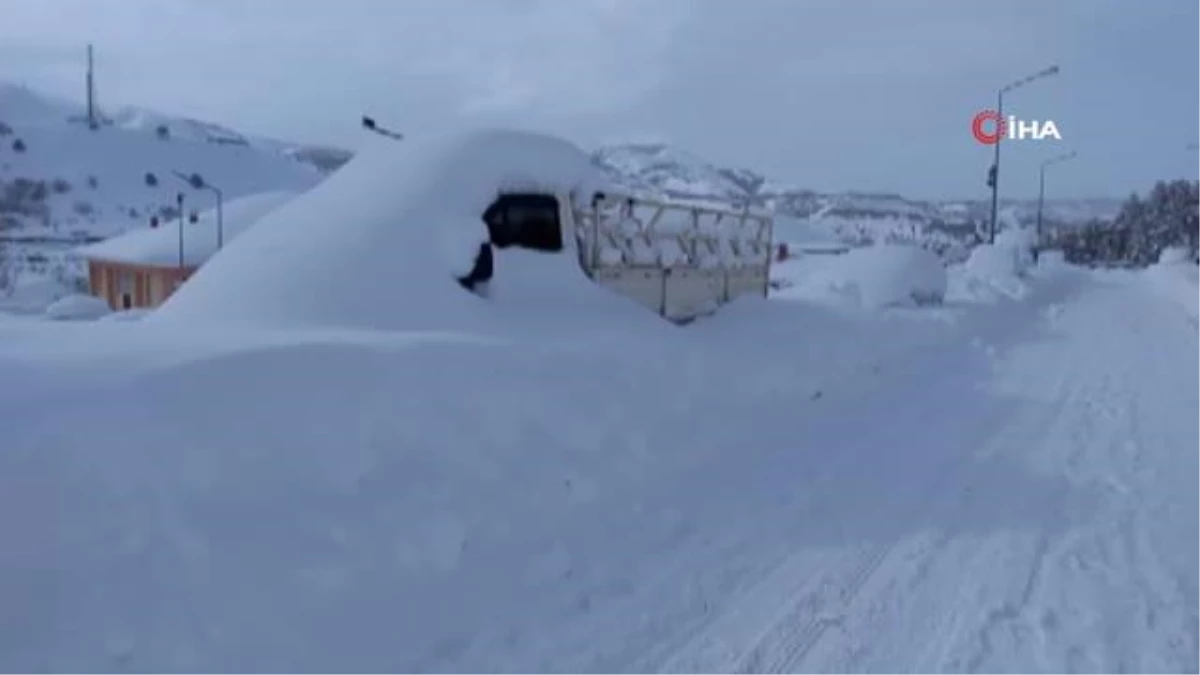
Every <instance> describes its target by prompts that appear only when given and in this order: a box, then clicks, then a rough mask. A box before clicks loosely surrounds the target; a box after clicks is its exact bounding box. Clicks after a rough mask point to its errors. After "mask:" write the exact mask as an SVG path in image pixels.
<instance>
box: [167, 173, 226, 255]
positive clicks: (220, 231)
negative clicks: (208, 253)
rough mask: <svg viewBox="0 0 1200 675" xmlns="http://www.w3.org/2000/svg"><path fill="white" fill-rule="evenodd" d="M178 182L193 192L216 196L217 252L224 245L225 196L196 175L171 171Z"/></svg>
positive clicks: (218, 189)
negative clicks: (186, 185)
mask: <svg viewBox="0 0 1200 675" xmlns="http://www.w3.org/2000/svg"><path fill="white" fill-rule="evenodd" d="M172 173H174V174H175V175H176V176H177V177H178V178H179V180H181V181H183V182H185V183H187V184H188V185H190V186H192V189H194V190H208V191H209V192H211V193H213V194H214V195H216V196H217V250H218V251H219V250H221V248H222V247H223V246H224V245H225V214H224V212H223V204H224V201H225V195H224V194H223V193H222V192H221V189H220V188H218V187H217V186H215V185H213V184H212V183H209V182H208V181H206V180H204V177H203V176H201V175H200V174H198V173H193V174H186V173H184V172H182V171H173V172H172Z"/></svg>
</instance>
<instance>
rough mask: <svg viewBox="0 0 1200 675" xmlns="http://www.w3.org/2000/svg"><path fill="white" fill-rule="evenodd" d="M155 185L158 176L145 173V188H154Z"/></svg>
mask: <svg viewBox="0 0 1200 675" xmlns="http://www.w3.org/2000/svg"><path fill="white" fill-rule="evenodd" d="M157 185H158V176H155V175H154V174H153V173H151V172H149V171H147V172H146V186H147V187H155V186H157Z"/></svg>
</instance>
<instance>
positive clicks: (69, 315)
mask: <svg viewBox="0 0 1200 675" xmlns="http://www.w3.org/2000/svg"><path fill="white" fill-rule="evenodd" d="M110 311H111V310H110V309H109V307H108V303H107V302H105V301H103V300H101V299H100V298H97V297H96V296H94V295H82V294H72V295H68V296H65V297H62V298H59V299H58V300H55V301H54V302H53V303H51V304H50V306H49V307H47V308H46V318H48V319H54V320H57V321H88V320H92V319H98V318H100V317H102V316H105V315H106V314H108V313H109V312H110Z"/></svg>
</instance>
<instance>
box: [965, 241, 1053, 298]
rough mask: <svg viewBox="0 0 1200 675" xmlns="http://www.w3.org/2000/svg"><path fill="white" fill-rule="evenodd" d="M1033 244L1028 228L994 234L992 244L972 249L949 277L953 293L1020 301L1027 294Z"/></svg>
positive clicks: (968, 296)
mask: <svg viewBox="0 0 1200 675" xmlns="http://www.w3.org/2000/svg"><path fill="white" fill-rule="evenodd" d="M1034 242H1035V239H1034V236H1033V234H1032V232H1031V231H1030V230H1029V228H1011V229H1007V230H1004V231H1002V232H1000V233H999V234H997V235H996V243H994V244H980V245H978V246H976V247H975V248H974V249H972V250H971V255H969V256H968V257H967V260H966V262H964V263H963V264H962V266H961V267H958V268H956V269H955V270H954V273H953V274H952V277H953V280H954V284H953V285H954V293H953V294H954V295H956V296H962V297H964V298H966V299H970V300H983V301H990V300H994V299H996V298H997V297H1007V298H1013V299H1020V298H1024V297H1025V296H1026V295H1028V294H1029V283H1028V281H1027V279H1028V276H1029V272H1030V270H1031V269H1032V268H1033V255H1032V248H1033V245H1034Z"/></svg>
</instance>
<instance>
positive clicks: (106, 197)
mask: <svg viewBox="0 0 1200 675" xmlns="http://www.w3.org/2000/svg"><path fill="white" fill-rule="evenodd" d="M82 115H83V109H82V107H81V106H78V105H76V104H73V103H70V102H67V101H62V100H59V99H55V98H52V97H47V96H43V95H40V94H37V93H34V92H32V91H30V90H28V89H24V88H21V87H14V86H11V85H0V122H2V123H3V124H4V126H3V127H0V135H2V138H0V234H3V235H4V236H5V237H6V238H9V239H13V238H68V237H72V236H73V237H76V238H99V237H107V236H111V235H113V234H117V233H120V232H122V231H124V230H126V229H130V228H138V227H147V226H148V225H149V221H150V218H151V216H152V215H156V214H157V215H158V216H159V217H160V218H170V217H173V214H174V211H175V206H176V195H177V194H179V193H180V192H182V193H183V194H184V208H185V209H187V210H189V211H190V210H192V209H195V210H203V209H205V208H208V207H210V206H212V205H213V202H214V201H215V197H214V196H213V195H212V194H209V193H207V192H197V191H195V190H192V189H190V188H188V187H187V186H186V185H185V184H184V183H183V182H182V181H180V180H179V179H178V178H177V177H176V176H175V175H174V174H173V172H174V171H181V172H184V173H188V174H191V173H198V174H200V175H201V176H202V177H204V179H205V180H206V181H208V182H210V183H212V184H213V185H215V186H217V187H219V188H220V189H221V190H222V191H223V192H224V195H225V198H226V199H230V200H231V199H235V198H237V197H239V196H243V195H247V194H252V193H260V192H268V191H276V190H289V191H300V190H305V189H308V188H310V187H312V186H313V185H316V184H317V183H318V182H320V181H321V179H322V178H323V177H324V174H323V173H322V172H320V171H319V170H317V169H316V168H315V167H313V166H311V165H307V164H304V163H301V162H298V161H296V160H295V159H293V158H292V157H290V156H289V155H287V154H284V153H282V152H278V151H275V150H271V149H263V148H259V147H255V146H253V145H249V144H246V143H239V142H227V141H230V139H236V138H239V136H237V134H236V132H228V133H224V132H218V131H217V130H218V129H220V127H216V126H214V125H204V124H202V123H184V122H181V121H178V120H172V121H170V122H169V123H170V124H172V128H174V129H177V130H178V135H171V133H168V134H167V135H166V136H165V137H160V136H159V135H158V134H157V133H155V132H154V130H153V129H154V128H157V125H159V124H167V123H168V122H167V121H166V120H167V118H161V117H154V116H151V115H150V114H145V115H141V114H135V113H133V112H132V109H126V110H125V111H123V112H121V113H118V114H117V115H116V116H115V117H113V118H112V120H113V123H112V124H106V125H102V126H101V127H100V128H99V129H96V130H90V129H88V127H87V126H86V125H85V124H83V123H82V122H81V116H82ZM216 138H221V139H224V141H221V142H215V141H214V139H216Z"/></svg>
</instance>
